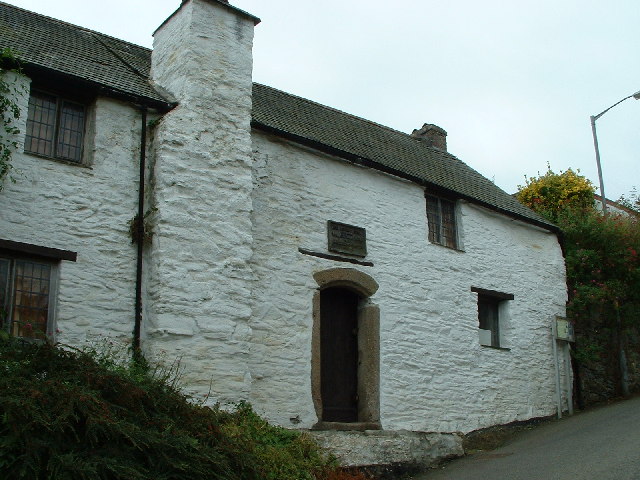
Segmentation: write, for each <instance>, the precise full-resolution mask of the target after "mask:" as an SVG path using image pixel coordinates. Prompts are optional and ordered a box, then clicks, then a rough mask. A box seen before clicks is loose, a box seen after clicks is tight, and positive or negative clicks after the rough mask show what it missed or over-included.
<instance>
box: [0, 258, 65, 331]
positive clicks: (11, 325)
mask: <svg viewBox="0 0 640 480" xmlns="http://www.w3.org/2000/svg"><path fill="white" fill-rule="evenodd" d="M55 269H56V265H55V264H53V263H47V262H44V261H41V260H33V259H29V258H12V257H0V322H1V323H2V326H3V328H4V329H5V330H6V331H8V332H9V334H10V335H12V336H15V337H22V338H34V339H41V340H43V339H45V338H46V337H47V336H50V335H51V334H52V333H53V327H52V323H53V311H52V310H53V309H52V305H53V294H54V288H53V275H54V272H55Z"/></svg>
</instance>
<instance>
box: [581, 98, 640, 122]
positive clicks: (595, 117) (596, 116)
mask: <svg viewBox="0 0 640 480" xmlns="http://www.w3.org/2000/svg"><path fill="white" fill-rule="evenodd" d="M636 95H637V93H634V94H633V95H629V96H628V97H624V98H623V99H622V100H620V101H619V102H616V103H614V104H613V105H611V106H610V107H609V108H607V109H606V110H604V111H602V112H600V113H599V114H598V115H593V116H592V117H591V118H593V120H594V121H595V120H597V119H599V118H600V117H601V116H602V115H604V114H605V113H607V112H608V111H609V110H611V109H612V108H613V107H615V106H616V105H619V104H621V103H622V102H624V101H625V100H627V99H629V98H631V97H634V96H636Z"/></svg>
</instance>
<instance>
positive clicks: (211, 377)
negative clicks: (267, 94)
mask: <svg viewBox="0 0 640 480" xmlns="http://www.w3.org/2000/svg"><path fill="white" fill-rule="evenodd" d="M252 41H253V20H252V19H250V18H246V17H244V16H242V15H239V14H237V12H236V11H233V10H232V8H231V7H229V6H228V5H223V4H221V3H219V2H210V1H205V0H192V1H190V2H185V3H183V4H182V5H181V7H180V8H179V9H178V11H177V12H175V13H174V14H173V15H172V16H171V17H170V18H169V19H168V20H167V21H166V22H165V23H164V24H163V25H162V26H161V27H160V28H159V29H158V30H157V31H156V33H155V34H154V50H153V54H152V77H153V80H154V81H155V82H156V83H157V84H158V85H160V86H161V87H162V88H163V89H164V90H166V91H168V92H169V93H170V94H171V95H173V96H174V98H175V99H176V100H178V101H179V102H180V103H179V105H178V106H177V107H176V108H175V109H174V110H172V111H171V112H169V113H168V114H166V115H164V116H163V117H162V118H161V119H160V121H159V122H158V124H157V126H156V129H155V133H154V158H153V159H152V160H151V161H152V162H153V178H152V185H153V192H152V199H151V202H150V203H151V205H150V208H151V209H152V210H153V212H154V213H153V216H152V218H151V223H152V225H153V229H154V236H153V243H152V245H151V247H150V251H149V252H148V256H147V258H148V263H147V270H146V274H147V277H146V286H147V288H146V290H147V294H148V299H147V304H148V307H147V309H146V318H145V332H146V339H145V350H146V352H147V353H148V354H150V355H151V356H152V358H153V357H155V358H157V356H158V355H164V356H166V357H168V358H170V359H171V358H176V357H179V358H180V359H181V362H182V367H183V368H184V378H183V382H184V384H185V387H186V388H187V390H188V391H190V392H191V393H193V394H195V395H198V396H200V397H202V396H204V395H206V394H207V393H209V389H210V388H211V394H212V396H211V398H212V399H215V400H216V401H221V402H223V403H225V402H237V401H239V400H242V399H245V398H246V397H247V396H248V392H249V390H250V387H251V378H250V373H249V370H248V367H247V363H248V355H249V340H250V329H249V318H250V317H251V306H250V300H249V298H250V295H251V282H252V272H251V269H250V267H249V263H248V262H249V259H250V256H251V249H252V242H253V241H252V237H251V235H252V233H251V210H252V205H251V189H252V176H251V139H250V126H249V122H250V118H251V89H252V81H251V71H252V55H251V48H252Z"/></svg>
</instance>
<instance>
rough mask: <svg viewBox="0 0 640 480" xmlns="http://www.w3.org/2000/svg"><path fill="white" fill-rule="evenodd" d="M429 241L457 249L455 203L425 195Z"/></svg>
mask: <svg viewBox="0 0 640 480" xmlns="http://www.w3.org/2000/svg"><path fill="white" fill-rule="evenodd" d="M426 199H427V221H428V223H429V241H430V242H431V243H436V244H438V245H443V246H445V247H449V248H458V240H457V236H458V234H457V229H456V213H455V207H456V205H455V202H453V201H451V200H446V199H444V198H440V197H436V196H433V195H426Z"/></svg>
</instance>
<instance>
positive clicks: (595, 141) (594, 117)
mask: <svg viewBox="0 0 640 480" xmlns="http://www.w3.org/2000/svg"><path fill="white" fill-rule="evenodd" d="M631 97H633V98H635V99H636V100H640V91H637V92H636V93H634V94H632V95H629V96H628V97H624V98H623V99H622V100H620V101H619V102H616V103H614V104H613V105H611V106H610V107H609V108H607V109H606V110H604V111H602V112H600V113H599V114H598V115H591V117H590V118H591V132H592V133H593V147H594V148H595V150H596V164H597V165H598V180H600V196H601V197H602V213H603V214H604V215H606V214H607V197H606V196H605V194H604V181H603V180H602V166H601V165H600V150H599V149H598V136H597V135H596V120H598V119H599V118H600V117H601V116H603V115H604V114H605V113H607V112H608V111H609V110H611V109H612V108H613V107H615V106H616V105H619V104H620V103H622V102H624V101H625V100H627V99H629V98H631Z"/></svg>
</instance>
